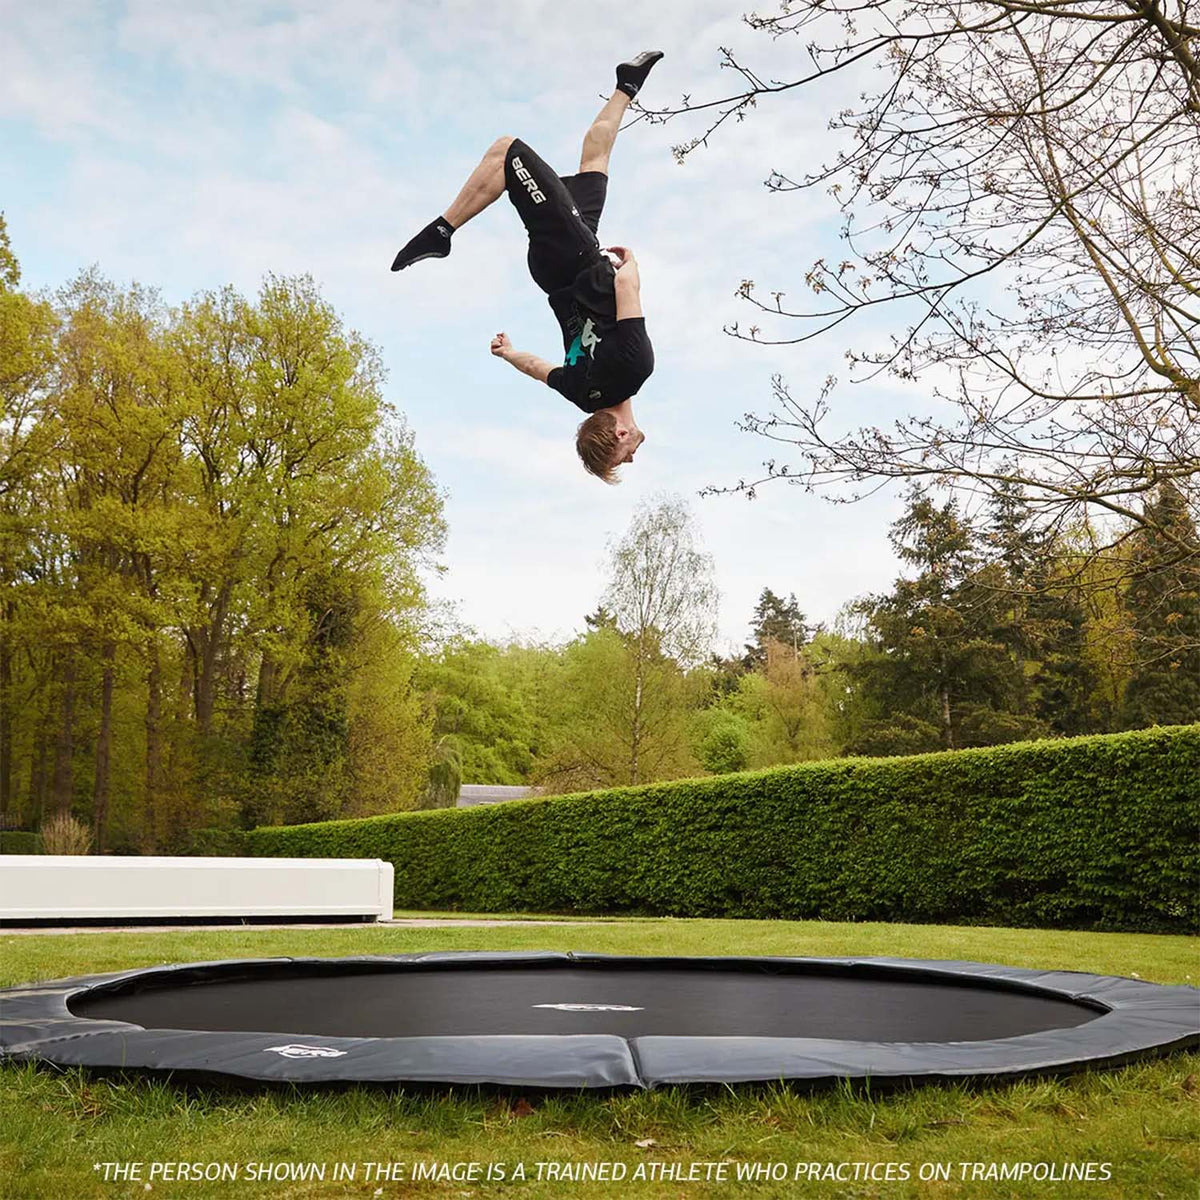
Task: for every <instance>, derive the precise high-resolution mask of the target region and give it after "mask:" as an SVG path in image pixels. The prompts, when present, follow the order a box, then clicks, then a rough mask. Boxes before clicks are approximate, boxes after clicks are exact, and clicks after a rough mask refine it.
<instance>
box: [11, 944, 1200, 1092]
mask: <svg viewBox="0 0 1200 1200" xmlns="http://www.w3.org/2000/svg"><path fill="white" fill-rule="evenodd" d="M1196 1045H1200V992H1197V990H1196V989H1194V988H1189V987H1167V986H1162V985H1159V984H1153V983H1145V982H1143V981H1141V980H1137V979H1124V978H1120V977H1116V976H1103V975H1088V974H1082V973H1078V972H1070V971H1031V970H1025V969H1021V968H1017V967H1002V966H993V965H988V964H983V963H963V962H930V961H923V960H915V959H888V958H865V959H850V958H841V959H807V958H635V957H615V956H605V955H592V954H554V953H532V954H519V953H518V954H496V953H475V952H466V953H448V954H416V955H396V956H386V957H384V956H380V957H364V958H350V959H265V960H252V961H232V962H217V963H198V964H191V965H181V966H171V967H152V968H147V969H143V970H135V971H126V972H120V973H117V974H111V975H93V976H86V977H82V978H78V979H67V980H59V981H56V982H53V983H44V984H26V985H24V986H21V987H15V988H8V989H5V990H0V1061H13V1062H24V1061H34V1062H47V1063H53V1064H58V1065H63V1066H73V1065H81V1066H88V1067H95V1068H102V1069H103V1068H119V1069H122V1070H126V1071H128V1070H145V1071H185V1072H202V1073H205V1074H210V1075H211V1074H216V1075H224V1076H234V1077H240V1078H244V1079H254V1080H271V1081H289V1082H300V1083H303V1082H310V1083H319V1082H344V1081H370V1082H389V1083H395V1082H400V1083H447V1084H459V1083H495V1084H501V1085H519V1086H522V1087H548V1088H556V1087H563V1088H581V1087H582V1088H611V1087H655V1086H658V1085H661V1084H683V1083H705V1082H723V1083H737V1082H750V1081H764V1080H796V1081H807V1082H812V1081H830V1080H834V1079H838V1078H851V1079H871V1080H875V1081H879V1082H890V1083H896V1082H923V1081H932V1082H936V1081H945V1080H951V1079H965V1078H973V1079H974V1078H979V1079H982V1078H1013V1077H1016V1076H1021V1075H1026V1074H1034V1073H1060V1072H1065V1071H1072V1070H1079V1069H1083V1068H1087V1067H1094V1066H1115V1065H1119V1064H1121V1063H1125V1062H1130V1061H1133V1060H1135V1059H1138V1058H1143V1057H1148V1056H1152V1055H1158V1054H1166V1053H1170V1052H1171V1051H1173V1050H1177V1049H1181V1048H1184V1047H1189V1046H1196Z"/></svg>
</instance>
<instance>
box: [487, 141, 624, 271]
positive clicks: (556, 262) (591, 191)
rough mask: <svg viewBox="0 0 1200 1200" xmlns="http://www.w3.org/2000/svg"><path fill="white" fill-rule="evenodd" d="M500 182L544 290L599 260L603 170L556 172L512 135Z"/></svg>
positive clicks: (605, 189) (605, 184) (531, 266)
mask: <svg viewBox="0 0 1200 1200" xmlns="http://www.w3.org/2000/svg"><path fill="white" fill-rule="evenodd" d="M504 186H505V188H506V189H507V191H508V198H509V199H510V200H511V201H512V203H513V207H514V208H515V209H516V210H517V213H518V214H519V215H520V218H521V222H522V224H524V226H525V229H526V230H527V231H528V233H529V274H530V275H532V276H533V281H534V283H536V284H537V285H538V287H540V288H541V289H542V291H543V292H546V293H550V292H556V291H558V290H559V289H561V288H565V287H569V286H571V284H573V283H574V282H575V280H576V278H577V277H578V276H579V275H580V274H581V273H582V272H583V271H585V270H587V269H588V268H590V267H593V266H595V265H596V263H597V262H603V261H604V256H603V255H602V254H601V253H600V242H599V239H598V238H597V237H596V231H597V229H598V228H599V225H600V214H601V212H603V210H604V198H605V195H606V194H607V192H608V176H607V175H605V174H604V172H603V171H584V172H583V173H582V174H580V175H567V176H563V177H560V176H558V175H556V174H555V173H554V171H553V170H552V169H551V168H550V167H548V166H547V165H546V163H545V162H543V160H542V159H541V158H539V157H538V155H537V154H535V153H534V151H532V150H530V148H529V147H528V146H527V145H526V144H525V143H524V142H522V141H521V140H520V139H515V140H514V141H513V144H512V145H511V146H510V147H509V150H508V154H507V155H506V156H505V159H504Z"/></svg>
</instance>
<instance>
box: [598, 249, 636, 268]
mask: <svg viewBox="0 0 1200 1200" xmlns="http://www.w3.org/2000/svg"><path fill="white" fill-rule="evenodd" d="M604 252H605V253H606V254H611V255H612V256H613V266H614V267H616V268H617V270H618V271H620V270H621V269H622V268H623V267H628V266H634V267H636V266H637V259H636V258H634V257H633V251H632V250H630V248H629V247H628V246H605V247H604Z"/></svg>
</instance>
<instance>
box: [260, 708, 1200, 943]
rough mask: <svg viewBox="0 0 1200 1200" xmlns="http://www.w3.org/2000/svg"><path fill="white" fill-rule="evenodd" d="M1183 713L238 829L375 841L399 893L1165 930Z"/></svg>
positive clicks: (714, 911) (1179, 794)
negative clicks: (975, 744) (1084, 730)
mask: <svg viewBox="0 0 1200 1200" xmlns="http://www.w3.org/2000/svg"><path fill="white" fill-rule="evenodd" d="M1197 779H1200V725H1193V726H1185V727H1182V728H1175V729H1151V730H1145V731H1140V732H1137V733H1125V734H1114V735H1108V736H1101V737H1089V738H1072V739H1063V740H1057V741H1042V742H1029V743H1023V744H1021V743H1018V744H1012V745H1005V746H995V747H988V748H986V749H978V750H960V751H955V752H950V753H937V754H925V755H919V756H914V757H909V758H890V759H843V760H838V761H833V762H822V763H805V764H801V765H799V766H795V767H786V768H777V769H773V770H769V771H759V772H754V773H749V774H742V775H726V776H721V777H718V778H710V779H701V780H685V781H681V782H675V783H666V784H656V785H652V786H648V787H635V788H624V789H620V790H615V791H607V792H592V793H587V794H582V795H575V796H564V797H559V798H554V799H546V800H526V801H511V802H509V803H506V804H497V805H492V806H490V807H487V808H481V809H470V810H462V809H460V810H454V811H449V812H428V813H408V814H398V815H394V816H385V817H373V818H369V819H367V820H362V821H333V822H328V823H325V824H319V825H304V826H293V827H290V828H274V829H270V828H267V829H257V830H253V831H252V832H251V833H250V834H248V835H247V845H248V851H249V852H250V853H252V854H268V855H285V856H295V857H330V856H331V857H350V858H355V857H359V858H383V859H387V860H389V861H391V862H392V863H393V864H394V865H395V868H396V904H397V906H398V907H402V908H423V907H424V908H450V909H453V908H462V909H470V910H474V911H482V912H487V911H504V910H509V911H535V912H536V911H541V912H566V911H574V912H587V913H644V914H657V915H674V916H688V917H718V916H719V917H760V918H761V917H768V918H769V917H787V918H820V919H825V920H838V921H868V920H869V921H912V922H939V923H951V924H953V923H958V924H1003V925H1012V926H1031V927H1041V928H1077V929H1107V930H1153V931H1161V932H1183V931H1188V930H1195V929H1197V928H1198V927H1200V901H1198V897H1200V886H1198V882H1200V880H1198V874H1200V871H1198V867H1200V863H1198V858H1200V852H1198V849H1197V847H1198V844H1200V837H1198V834H1200V830H1198V820H1197V808H1198V805H1200V794H1198V793H1200V789H1198V788H1197V785H1196V780H1197Z"/></svg>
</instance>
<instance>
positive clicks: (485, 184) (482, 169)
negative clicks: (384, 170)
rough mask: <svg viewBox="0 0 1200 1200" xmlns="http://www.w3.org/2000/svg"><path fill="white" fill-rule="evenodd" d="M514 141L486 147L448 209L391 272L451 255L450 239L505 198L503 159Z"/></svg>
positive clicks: (407, 249) (415, 240) (398, 258)
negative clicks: (477, 164) (485, 150)
mask: <svg viewBox="0 0 1200 1200" xmlns="http://www.w3.org/2000/svg"><path fill="white" fill-rule="evenodd" d="M513 141H514V139H513V138H511V137H502V138H497V139H496V140H495V141H494V142H493V143H492V144H491V145H490V146H489V147H488V149H487V153H486V154H484V156H483V158H481V159H480V160H479V166H477V167H476V168H475V170H473V171H472V172H471V174H470V175H468V176H467V182H466V183H464V184H463V185H462V190H461V191H460V192H459V193H458V195H457V196H455V198H454V200H453V202H452V203H451V205H450V207H449V208H448V209H446V211H445V212H444V213H443V214H442V215H441V216H440V217H438V218H437V219H436V220H434V221H430V222H429V224H428V225H426V226H425V228H424V229H422V230H421V232H420V233H418V234H417V236H416V237H415V238H413V239H412V240H411V241H410V242H409V243H408V245H406V246H405V247H404V249H403V250H401V251H400V253H399V254H397V255H396V258H395V261H394V262H393V263H392V270H393V271H400V270H403V269H404V268H405V267H411V266H412V264H413V263H415V262H420V261H421V260H422V259H424V258H445V257H446V255H447V254H449V253H450V235H451V234H452V233H453V232H454V231H455V230H456V229H461V228H462V227H463V226H464V225H465V224H466V223H467V222H468V221H469V220H470V219H471V218H472V217H477V216H478V215H479V214H480V213H481V212H483V210H484V209H485V208H487V207H488V205H490V204H495V202H496V201H497V200H499V199H500V197H501V196H502V195H504V156H505V155H506V154H507V153H508V148H509V146H511V145H512V144H513Z"/></svg>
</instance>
